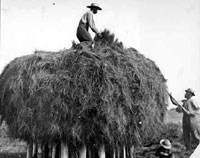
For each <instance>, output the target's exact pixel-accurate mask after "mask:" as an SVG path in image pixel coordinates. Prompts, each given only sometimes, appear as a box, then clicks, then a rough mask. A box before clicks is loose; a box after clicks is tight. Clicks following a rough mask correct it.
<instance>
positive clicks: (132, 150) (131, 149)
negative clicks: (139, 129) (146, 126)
mask: <svg viewBox="0 0 200 158" xmlns="http://www.w3.org/2000/svg"><path fill="white" fill-rule="evenodd" d="M134 150H135V149H134V146H133V145H132V146H131V147H130V158H133V157H134Z"/></svg>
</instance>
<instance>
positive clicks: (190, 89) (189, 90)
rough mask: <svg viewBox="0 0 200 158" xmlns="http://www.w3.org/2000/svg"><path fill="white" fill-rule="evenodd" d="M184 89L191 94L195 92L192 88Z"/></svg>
mask: <svg viewBox="0 0 200 158" xmlns="http://www.w3.org/2000/svg"><path fill="white" fill-rule="evenodd" d="M185 91H186V92H189V93H191V94H192V95H195V92H194V90H193V89H192V88H188V89H186V90H185Z"/></svg>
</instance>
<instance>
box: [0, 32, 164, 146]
mask: <svg viewBox="0 0 200 158" xmlns="http://www.w3.org/2000/svg"><path fill="white" fill-rule="evenodd" d="M107 34H109V33H108V32H107V33H105V34H104V35H107ZM104 37H105V36H103V37H102V39H104V40H102V39H97V38H96V46H95V48H92V49H90V48H87V47H82V46H81V45H75V44H74V46H73V47H72V48H71V49H68V50H62V51H58V52H45V51H36V52H35V53H34V54H31V55H27V56H23V57H19V58H16V59H14V60H13V61H11V62H10V63H9V64H8V65H7V66H6V67H5V69H4V71H3V73H2V74H1V76H0V114H1V115H2V116H3V118H4V119H5V120H6V122H7V124H8V126H9V129H10V132H11V135H12V136H13V137H16V138H21V139H24V140H26V141H28V140H30V139H33V140H40V141H42V142H50V141H56V140H58V139H66V140H67V141H68V142H69V143H72V144H74V145H75V146H78V144H81V143H85V144H86V145H90V143H93V144H94V143H95V144H97V145H100V144H101V143H105V144H108V145H112V146H115V145H117V144H128V145H132V144H134V145H139V144H142V143H145V142H146V141H147V140H148V139H149V138H152V137H153V136H154V135H155V134H156V133H158V132H159V129H160V127H161V126H162V125H161V124H162V121H163V117H164V112H165V110H166V105H167V87H166V80H165V78H164V76H163V75H162V73H161V71H160V70H159V68H158V67H157V66H156V64H155V63H154V62H153V61H152V60H150V59H148V58H146V57H144V56H143V55H142V54H140V53H139V52H137V51H136V50H135V49H134V48H128V49H126V48H124V46H123V44H122V43H120V42H118V40H115V41H114V37H113V38H111V40H109V42H106V38H104ZM107 37H109V36H107ZM102 41H103V42H102ZM141 123H142V124H141Z"/></svg>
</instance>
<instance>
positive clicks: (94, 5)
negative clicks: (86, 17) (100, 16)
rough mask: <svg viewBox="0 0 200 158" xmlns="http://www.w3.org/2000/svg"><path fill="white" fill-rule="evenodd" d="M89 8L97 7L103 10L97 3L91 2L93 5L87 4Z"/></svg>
mask: <svg viewBox="0 0 200 158" xmlns="http://www.w3.org/2000/svg"><path fill="white" fill-rule="evenodd" d="M87 7H88V8H96V9H97V10H102V9H101V8H100V7H99V5H98V4H97V3H91V5H89V6H87Z"/></svg>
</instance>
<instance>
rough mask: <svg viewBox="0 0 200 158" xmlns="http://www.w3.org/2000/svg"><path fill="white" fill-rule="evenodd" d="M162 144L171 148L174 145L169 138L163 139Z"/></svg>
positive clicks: (166, 147)
mask: <svg viewBox="0 0 200 158" xmlns="http://www.w3.org/2000/svg"><path fill="white" fill-rule="evenodd" d="M160 145H161V146H162V147H163V148H165V149H171V147H172V145H171V143H170V141H169V140H168V139H161V141H160Z"/></svg>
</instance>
